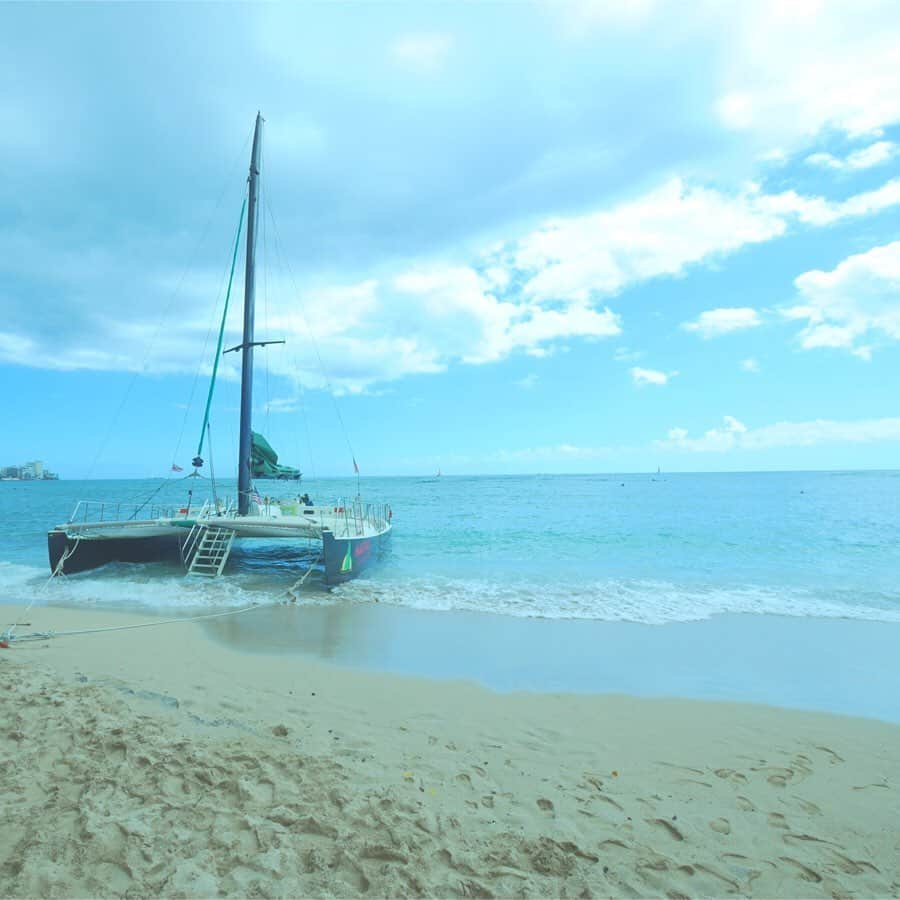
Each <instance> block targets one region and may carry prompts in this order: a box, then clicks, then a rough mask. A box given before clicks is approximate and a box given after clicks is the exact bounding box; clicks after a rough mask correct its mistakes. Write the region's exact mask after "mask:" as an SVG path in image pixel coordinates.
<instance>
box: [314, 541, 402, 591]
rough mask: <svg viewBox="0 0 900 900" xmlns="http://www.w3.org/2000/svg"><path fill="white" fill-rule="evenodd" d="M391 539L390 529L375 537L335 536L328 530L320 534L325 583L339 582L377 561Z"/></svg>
mask: <svg viewBox="0 0 900 900" xmlns="http://www.w3.org/2000/svg"><path fill="white" fill-rule="evenodd" d="M390 541H391V529H390V528H388V530H387V531H383V532H382V533H381V534H378V535H376V536H375V537H353V538H336V537H335V536H334V535H333V534H332V533H331V532H330V531H326V532H325V533H324V534H323V535H322V552H323V555H324V558H325V583H326V584H329V585H333V584H341V583H342V582H344V581H350V579H351V578H356V576H357V575H359V574H360V572H362V571H364V570H365V569H367V568H369V566H371V565H373V564H374V563H376V562H378V560H379V559H381V557H382V556H383V555H384V553H385V551H386V550H387V548H388V546H389V545H390Z"/></svg>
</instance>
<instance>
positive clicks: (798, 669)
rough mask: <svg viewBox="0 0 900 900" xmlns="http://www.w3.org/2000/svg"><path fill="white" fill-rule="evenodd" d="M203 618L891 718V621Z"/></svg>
mask: <svg viewBox="0 0 900 900" xmlns="http://www.w3.org/2000/svg"><path fill="white" fill-rule="evenodd" d="M14 609H15V608H14V607H9V608H4V607H2V606H0V616H2V617H3V619H4V620H5V619H8V618H9V617H10V616H11V615H12V614H13V611H14ZM35 610H41V613H40V615H41V616H42V617H43V618H44V621H45V622H47V623H48V625H53V624H54V623H56V624H55V626H54V627H57V628H59V627H60V626H59V624H58V623H59V622H60V621H61V620H60V618H59V617H60V616H62V617H63V620H65V618H66V617H67V616H69V614H70V613H71V614H74V615H76V616H82V615H84V616H91V617H97V618H94V621H99V620H101V619H103V618H104V617H106V619H108V620H109V621H110V622H114V621H118V620H120V619H121V620H122V621H126V620H127V621H129V622H141V621H154V620H159V619H169V618H172V619H177V620H181V619H183V618H189V617H190V616H194V615H200V616H203V615H204V614H205V613H204V611H203V610H202V609H192V610H190V611H185V614H178V613H177V612H176V611H173V610H163V609H158V610H139V609H137V608H132V609H123V608H105V607H98V606H94V607H89V608H84V607H75V606H72V605H63V606H49V605H48V606H43V605H42V606H35V607H33V608H32V612H34V611H35ZM209 612H211V613H212V615H211V617H210V618H208V619H205V620H203V621H200V622H198V623H197V624H198V626H199V627H201V628H202V629H203V630H204V632H205V633H206V634H207V635H208V636H209V637H210V638H211V639H212V640H213V641H214V642H215V643H217V644H218V645H220V646H221V647H222V648H223V649H227V650H233V651H238V652H240V653H241V654H250V655H262V656H269V655H271V656H287V657H293V658H295V659H300V660H305V661H309V662H320V663H326V664H329V665H333V666H335V667H337V668H339V669H347V670H349V671H355V672H370V673H386V674H394V675H402V676H411V677H415V678H426V679H432V680H436V681H472V682H475V683H478V684H480V685H483V686H484V687H486V688H489V689H491V690H494V691H500V692H505V693H509V692H515V691H526V692H532V693H538V694H540V693H560V692H561V693H575V694H611V693H612V694H625V695H628V696H635V697H651V698H652V697H656V698H665V697H674V698H682V699H694V700H722V701H731V702H739V703H755V704H760V705H764V706H772V707H777V708H780V709H794V710H800V711H817V712H823V713H834V714H836V715H849V716H860V717H864V718H871V719H876V720H879V721H884V722H891V723H895V724H900V662H898V661H897V660H896V653H895V649H896V647H897V645H898V644H900V622H898V623H894V622H876V621H868V620H860V619H849V618H847V619H844V618H825V617H821V618H813V617H799V616H797V617H794V616H779V615H771V614H751V613H741V614H734V613H732V614H723V615H717V616H714V617H713V618H710V619H702V620H696V621H687V622H667V623H665V624H659V625H657V624H644V623H638V622H628V621H602V620H589V619H551V618H531V617H514V616H508V615H502V614H496V613H488V612H477V611H466V610H427V609H415V608H410V607H406V606H400V605H395V604H391V603H388V602H381V603H378V602H374V603H341V602H329V603H309V604H302V603H301V604H291V603H287V604H272V605H260V606H259V607H257V608H254V609H253V610H251V611H250V612H249V613H248V614H241V615H237V616H233V615H230V614H228V611H227V610H224V612H225V615H218V613H220V612H223V610H211V611H209ZM129 617H131V618H129ZM101 624H105V622H101ZM176 627H185V626H184V625H183V624H182V625H178V626H176ZM27 630H29V629H27V628H26V629H20V631H27Z"/></svg>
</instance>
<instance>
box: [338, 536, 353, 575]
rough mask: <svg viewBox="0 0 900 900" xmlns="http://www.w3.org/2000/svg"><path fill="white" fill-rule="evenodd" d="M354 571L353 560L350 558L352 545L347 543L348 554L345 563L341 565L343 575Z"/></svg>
mask: <svg viewBox="0 0 900 900" xmlns="http://www.w3.org/2000/svg"><path fill="white" fill-rule="evenodd" d="M352 571H353V559H352V557H351V556H350V543H349V542H348V543H347V553H346V555H345V556H344V561H343V562H342V563H341V575H344V574H346V573H347V572H352Z"/></svg>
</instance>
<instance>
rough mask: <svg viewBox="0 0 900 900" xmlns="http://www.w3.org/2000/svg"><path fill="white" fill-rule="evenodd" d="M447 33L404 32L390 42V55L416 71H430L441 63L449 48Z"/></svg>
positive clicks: (450, 38) (449, 39)
mask: <svg viewBox="0 0 900 900" xmlns="http://www.w3.org/2000/svg"><path fill="white" fill-rule="evenodd" d="M452 47H453V38H452V37H451V36H450V35H449V34H432V33H429V34H405V35H402V36H401V37H399V38H397V40H395V41H394V43H393V44H391V48H390V54H391V56H392V57H393V58H394V59H395V60H396V61H397V62H399V63H401V64H402V65H405V66H407V67H408V68H411V69H415V70H416V71H418V72H432V71H435V70H436V69H439V68H440V67H441V66H442V65H443V64H444V61H445V59H446V58H447V55H448V54H449V52H450V50H451V48H452Z"/></svg>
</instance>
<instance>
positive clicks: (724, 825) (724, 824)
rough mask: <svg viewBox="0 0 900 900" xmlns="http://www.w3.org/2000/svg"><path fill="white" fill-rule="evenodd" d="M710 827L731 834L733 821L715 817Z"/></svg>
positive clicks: (721, 832)
mask: <svg viewBox="0 0 900 900" xmlns="http://www.w3.org/2000/svg"><path fill="white" fill-rule="evenodd" d="M709 827H710V828H712V830H713V831H715V832H718V833H719V834H731V822H729V821H728V819H713V820H712V821H711V822H710V823H709Z"/></svg>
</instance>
